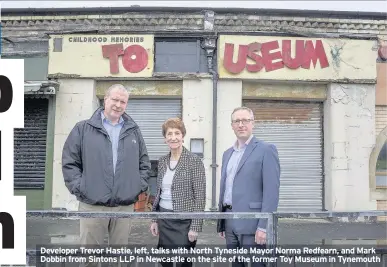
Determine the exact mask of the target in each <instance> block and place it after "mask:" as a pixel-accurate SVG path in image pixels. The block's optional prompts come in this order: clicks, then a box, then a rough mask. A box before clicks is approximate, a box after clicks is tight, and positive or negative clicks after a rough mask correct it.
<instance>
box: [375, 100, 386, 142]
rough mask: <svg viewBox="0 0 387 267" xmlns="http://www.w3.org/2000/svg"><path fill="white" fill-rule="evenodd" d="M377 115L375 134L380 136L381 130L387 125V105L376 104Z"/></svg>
mask: <svg viewBox="0 0 387 267" xmlns="http://www.w3.org/2000/svg"><path fill="white" fill-rule="evenodd" d="M375 117H376V118H375V135H376V138H378V135H379V134H380V132H381V131H382V130H383V129H384V128H385V127H386V126H387V106H376V107H375Z"/></svg>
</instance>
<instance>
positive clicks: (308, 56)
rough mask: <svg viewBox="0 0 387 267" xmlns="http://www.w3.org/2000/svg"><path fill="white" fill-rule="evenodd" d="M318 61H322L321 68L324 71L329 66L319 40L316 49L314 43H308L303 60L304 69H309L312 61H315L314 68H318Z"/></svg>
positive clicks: (306, 43)
mask: <svg viewBox="0 0 387 267" xmlns="http://www.w3.org/2000/svg"><path fill="white" fill-rule="evenodd" d="M317 60H320V66H321V68H322V69H323V68H326V67H328V66H329V63H328V59H327V55H326V54H325V50H324V46H323V43H322V41H321V40H317V41H316V47H314V45H313V41H310V40H308V41H306V42H305V49H304V57H303V60H302V68H304V69H309V68H310V62H311V61H313V66H314V67H315V68H316V65H317Z"/></svg>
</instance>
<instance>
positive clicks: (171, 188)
mask: <svg viewBox="0 0 387 267" xmlns="http://www.w3.org/2000/svg"><path fill="white" fill-rule="evenodd" d="M162 134H163V136H164V138H165V143H166V144H167V145H168V146H169V149H170V152H169V153H168V154H167V155H165V156H162V157H161V158H160V159H159V162H158V176H157V191H156V196H155V200H154V203H153V207H152V211H155V212H203V211H204V209H205V204H206V176H205V169H204V165H203V162H202V161H201V159H200V158H199V157H198V156H196V155H195V154H193V153H191V152H190V151H189V150H188V149H186V148H185V147H184V146H183V142H184V136H185V134H186V129H185V126H184V123H183V122H182V121H181V120H180V119H179V118H171V119H168V120H167V121H165V123H164V124H163V126H162ZM202 225H203V220H202V219H157V220H152V224H151V227H150V230H151V233H152V234H153V235H154V236H157V235H158V236H159V242H158V247H159V248H160V247H163V248H170V247H177V246H178V247H186V248H188V249H189V248H191V247H195V246H196V240H197V236H198V233H199V232H201V231H202Z"/></svg>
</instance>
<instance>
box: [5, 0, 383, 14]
mask: <svg viewBox="0 0 387 267" xmlns="http://www.w3.org/2000/svg"><path fill="white" fill-rule="evenodd" d="M131 5H140V6H157V7H160V6H169V7H184V6H186V7H203V8H211V7H213V8H216V7H231V8H233V7H234V8H236V7H244V8H273V9H309V10H332V11H333V10H334V11H369V12H387V0H384V1H349V0H348V1H306V0H305V1H286V0H284V1H1V8H52V7H56V8H65V7H125V6H131Z"/></svg>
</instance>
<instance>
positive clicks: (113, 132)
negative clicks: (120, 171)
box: [101, 111, 124, 173]
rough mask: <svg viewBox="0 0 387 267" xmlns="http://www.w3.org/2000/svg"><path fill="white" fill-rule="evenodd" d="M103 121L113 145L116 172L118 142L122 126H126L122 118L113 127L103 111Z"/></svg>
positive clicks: (114, 169)
mask: <svg viewBox="0 0 387 267" xmlns="http://www.w3.org/2000/svg"><path fill="white" fill-rule="evenodd" d="M101 119H102V125H103V127H104V128H105V130H106V131H107V133H108V134H109V137H110V141H111V143H112V152H113V171H114V173H115V172H116V164H117V154H118V141H119V139H120V132H121V129H122V126H123V125H124V119H123V118H122V116H121V117H120V120H119V121H118V123H117V124H116V125H113V123H112V122H111V121H109V119H108V118H106V117H105V114H104V113H103V111H101Z"/></svg>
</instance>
